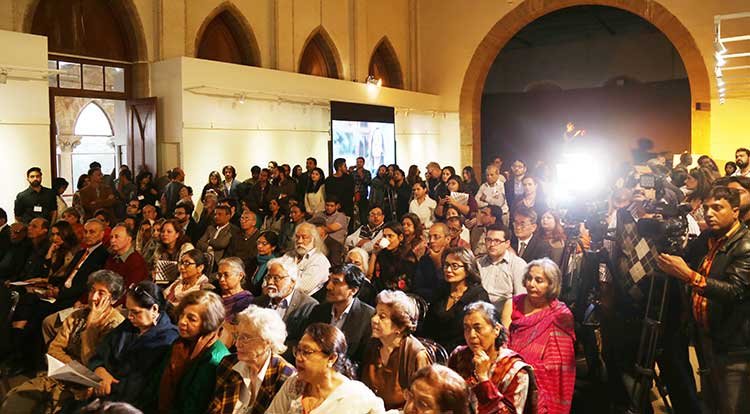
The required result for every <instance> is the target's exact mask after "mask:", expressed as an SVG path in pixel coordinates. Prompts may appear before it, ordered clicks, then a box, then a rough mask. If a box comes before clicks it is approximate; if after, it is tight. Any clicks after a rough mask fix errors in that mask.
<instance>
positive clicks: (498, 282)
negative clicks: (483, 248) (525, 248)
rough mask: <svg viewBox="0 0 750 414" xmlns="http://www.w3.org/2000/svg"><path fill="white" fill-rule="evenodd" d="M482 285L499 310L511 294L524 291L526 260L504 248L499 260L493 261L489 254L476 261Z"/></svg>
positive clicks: (514, 294)
mask: <svg viewBox="0 0 750 414" xmlns="http://www.w3.org/2000/svg"><path fill="white" fill-rule="evenodd" d="M477 264H478V265H479V275H480V277H481V278H482V287H484V290H486V291H487V295H489V297H490V302H492V304H493V305H495V308H497V310H498V311H499V312H501V311H502V309H503V305H504V304H505V301H507V300H508V299H510V298H512V297H513V296H516V295H520V294H522V293H526V288H525V287H524V286H523V276H524V273H525V271H526V261H525V260H523V259H522V258H520V257H518V256H516V255H515V254H513V253H511V251H510V250H506V251H505V254H504V255H503V257H501V258H500V260H498V261H496V262H493V261H492V258H490V256H489V255H487V256H484V257H482V258H481V259H479V261H478V262H477Z"/></svg>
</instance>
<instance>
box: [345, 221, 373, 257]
mask: <svg viewBox="0 0 750 414" xmlns="http://www.w3.org/2000/svg"><path fill="white" fill-rule="evenodd" d="M361 230H362V227H360V228H358V229H357V230H355V231H354V233H352V234H350V235H349V237H347V238H346V241H345V242H344V247H346V250H351V249H353V248H355V247H357V243H359V241H360V240H361V238H360V237H359V233H360V231H361ZM381 238H383V230H380V231H378V232H377V233H375V234H373V235H372V239H370V240H369V241H368V242H367V243H365V244H363V245H362V249H364V251H366V252H367V253H372V248H373V247H374V246H375V243H377V242H379V241H380V239H381Z"/></svg>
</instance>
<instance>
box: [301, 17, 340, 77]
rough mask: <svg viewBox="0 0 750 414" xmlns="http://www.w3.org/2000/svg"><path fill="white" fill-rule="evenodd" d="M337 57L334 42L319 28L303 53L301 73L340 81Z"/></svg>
mask: <svg viewBox="0 0 750 414" xmlns="http://www.w3.org/2000/svg"><path fill="white" fill-rule="evenodd" d="M337 56H338V55H337V53H336V49H335V47H334V46H333V42H331V40H330V38H329V37H328V35H327V33H325V31H324V30H323V28H319V29H318V30H317V31H316V32H315V34H314V35H312V37H311V38H310V39H309V40H308V41H307V44H306V45H305V48H304V49H303V51H302V57H301V58H300V64H299V73H304V74H306V75H313V76H322V77H324V78H333V79H339V78H340V76H339V67H338V57H337Z"/></svg>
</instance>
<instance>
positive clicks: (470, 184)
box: [461, 165, 479, 195]
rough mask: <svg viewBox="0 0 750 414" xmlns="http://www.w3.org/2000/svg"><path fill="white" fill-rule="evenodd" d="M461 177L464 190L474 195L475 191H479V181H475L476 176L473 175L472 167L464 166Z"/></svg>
mask: <svg viewBox="0 0 750 414" xmlns="http://www.w3.org/2000/svg"><path fill="white" fill-rule="evenodd" d="M461 178H462V179H463V184H464V188H466V191H467V192H468V193H469V194H471V195H476V193H477V191H479V183H478V182H477V177H475V176H474V168H472V167H471V166H468V165H467V166H466V167H464V169H463V170H462V171H461Z"/></svg>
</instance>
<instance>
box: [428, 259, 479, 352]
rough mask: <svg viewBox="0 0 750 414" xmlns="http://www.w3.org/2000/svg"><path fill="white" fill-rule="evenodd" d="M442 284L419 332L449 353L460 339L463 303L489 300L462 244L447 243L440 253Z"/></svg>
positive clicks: (472, 262)
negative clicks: (445, 285)
mask: <svg viewBox="0 0 750 414" xmlns="http://www.w3.org/2000/svg"><path fill="white" fill-rule="evenodd" d="M443 272H444V275H445V280H446V282H448V287H443V288H441V289H440V292H439V293H438V294H437V297H436V299H435V301H434V302H432V303H431V304H430V308H429V309H428V310H427V316H425V320H424V332H423V335H424V336H426V337H427V338H430V339H433V340H435V342H437V343H439V344H440V345H442V346H443V347H444V348H445V349H446V350H447V351H448V352H449V353H450V352H452V351H453V349H455V348H456V347H457V346H458V345H462V344H463V342H464V337H463V328H464V327H463V320H464V307H465V306H466V305H468V304H470V303H472V302H476V301H478V300H483V301H485V302H489V296H487V291H486V290H484V288H483V287H482V279H481V276H480V275H479V268H478V267H477V261H476V259H475V258H474V254H473V253H472V252H471V250H468V249H465V248H463V247H450V248H448V249H447V250H446V251H445V252H444V253H443Z"/></svg>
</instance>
